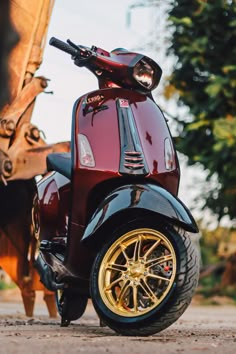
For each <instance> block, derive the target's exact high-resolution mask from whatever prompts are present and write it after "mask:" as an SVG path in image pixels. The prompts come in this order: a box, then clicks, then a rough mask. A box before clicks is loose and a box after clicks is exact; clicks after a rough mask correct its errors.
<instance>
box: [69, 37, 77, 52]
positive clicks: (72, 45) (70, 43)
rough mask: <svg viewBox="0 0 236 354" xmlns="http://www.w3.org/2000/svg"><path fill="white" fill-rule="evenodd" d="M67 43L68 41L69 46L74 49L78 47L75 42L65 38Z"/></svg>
mask: <svg viewBox="0 0 236 354" xmlns="http://www.w3.org/2000/svg"><path fill="white" fill-rule="evenodd" d="M67 43H68V44H69V45H70V46H71V47H73V48H74V49H76V50H78V49H79V47H78V46H77V45H76V44H75V43H73V42H72V41H71V40H70V39H67Z"/></svg>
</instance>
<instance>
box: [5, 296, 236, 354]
mask: <svg viewBox="0 0 236 354" xmlns="http://www.w3.org/2000/svg"><path fill="white" fill-rule="evenodd" d="M9 301H10V302H9ZM59 324H60V320H59V318H58V319H53V320H52V319H50V318H48V316H47V311H46V307H45V306H44V304H43V303H42V301H40V302H39V303H37V304H36V308H35V316H34V318H27V317H25V316H24V310H23V306H22V303H21V302H20V299H18V300H15V299H14V301H11V300H8V301H6V299H5V300H1V297H0V354H3V353H4V354H23V353H24V354H25V353H28V354H31V353H37V354H41V353H44V354H45V353H46V352H48V353H50V354H64V353H66V352H68V354H74V353H82V352H85V353H87V354H90V353H91V354H100V353H114V354H116V353H117V354H118V353H119V354H121V353H122V354H124V353H137V354H139V353H140V354H141V353H148V354H152V353H158V354H173V353H186V354H189V353H196V354H198V353H199V354H200V353H203V352H204V353H217V354H221V353H224V354H231V353H232V354H235V353H236V306H201V307H200V306H195V305H191V306H190V307H189V308H188V309H187V311H186V312H185V313H184V315H183V316H182V317H181V318H180V319H179V320H178V321H177V322H176V323H175V324H173V325H172V326H171V327H169V328H168V329H166V330H165V331H162V332H161V333H158V334H156V335H154V336H150V337H121V336H117V335H116V334H115V333H114V332H113V331H111V330H110V329H109V328H107V327H100V326H99V321H98V318H97V316H96V314H95V312H94V310H93V307H92V305H91V304H89V305H88V307H87V310H86V312H85V314H84V316H83V317H82V319H80V320H79V321H75V322H73V324H71V325H70V326H69V327H68V328H61V327H60V325H59Z"/></svg>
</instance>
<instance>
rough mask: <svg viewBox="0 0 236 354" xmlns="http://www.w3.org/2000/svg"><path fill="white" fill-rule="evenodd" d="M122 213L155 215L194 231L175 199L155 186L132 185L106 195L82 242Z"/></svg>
mask: <svg viewBox="0 0 236 354" xmlns="http://www.w3.org/2000/svg"><path fill="white" fill-rule="evenodd" d="M125 211H129V212H131V211H133V212H135V211H136V212H137V214H138V215H142V214H143V215H144V213H145V215H146V213H150V214H152V215H154V216H155V214H156V216H157V217H158V216H159V217H162V218H165V219H166V220H167V221H168V222H169V223H171V224H173V225H176V226H181V227H182V228H183V229H184V230H186V231H190V232H193V233H197V232H198V227H197V225H196V222H195V221H194V219H193V217H192V215H191V213H190V212H189V210H188V209H187V208H186V206H185V205H184V204H183V203H182V202H181V201H180V200H179V199H178V198H176V197H174V196H173V195H172V194H170V193H169V192H168V191H166V190H165V189H164V188H162V187H160V186H157V185H152V184H145V185H142V184H134V185H124V186H122V187H119V188H117V189H115V190H113V191H112V192H111V193H110V194H108V195H107V197H106V198H105V199H104V200H103V202H102V203H101V204H100V205H99V207H98V208H97V209H96V211H95V213H94V214H93V216H92V218H91V219H90V221H89V223H88V225H87V227H86V229H85V232H84V235H83V237H82V241H92V240H93V239H94V236H95V234H96V232H97V231H98V230H99V229H100V228H102V227H103V226H104V225H105V224H106V223H107V222H108V221H109V220H111V219H112V218H113V217H114V216H115V215H118V214H122V213H124V212H125ZM127 221H128V220H127ZM124 222H125V221H124ZM95 239H96V237H95Z"/></svg>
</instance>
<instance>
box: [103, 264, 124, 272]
mask: <svg viewBox="0 0 236 354" xmlns="http://www.w3.org/2000/svg"><path fill="white" fill-rule="evenodd" d="M106 270H114V271H116V272H124V271H126V270H127V266H126V265H125V264H116V263H109V264H107V266H106Z"/></svg>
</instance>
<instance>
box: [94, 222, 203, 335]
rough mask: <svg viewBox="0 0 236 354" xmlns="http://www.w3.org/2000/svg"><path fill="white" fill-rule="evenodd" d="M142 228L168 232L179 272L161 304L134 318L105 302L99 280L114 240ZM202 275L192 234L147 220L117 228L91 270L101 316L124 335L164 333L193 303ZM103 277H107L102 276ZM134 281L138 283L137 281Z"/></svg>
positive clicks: (95, 299) (96, 302) (96, 308)
mask: <svg viewBox="0 0 236 354" xmlns="http://www.w3.org/2000/svg"><path fill="white" fill-rule="evenodd" d="M139 228H142V229H143V228H148V229H152V230H157V231H158V232H160V233H161V235H164V236H165V238H166V239H168V242H169V243H170V244H171V245H172V250H174V253H175V260H176V267H175V273H173V274H174V281H173V283H172V285H171V288H170V289H169V290H168V292H167V294H166V296H165V297H164V298H163V300H162V301H161V302H160V303H158V304H157V306H155V307H154V308H151V309H150V311H148V312H147V313H144V314H141V315H138V316H136V315H135V314H134V316H133V317H132V316H131V317H130V316H129V314H128V316H126V315H120V313H117V312H116V311H113V309H112V308H111V306H110V305H109V304H108V303H106V300H105V301H104V296H103V297H102V295H101V291H100V288H101V287H100V288H99V280H98V279H99V274H102V273H99V271H100V268H101V267H103V264H104V259H105V260H106V259H107V258H106V254H108V253H109V252H110V250H111V249H112V247H113V246H112V245H113V243H114V242H116V240H119V239H122V240H123V236H124V235H126V234H127V233H129V232H131V231H132V230H135V229H137V230H138V229H139ZM118 242H120V241H117V244H118ZM140 244H141V241H140ZM134 247H135V246H134ZM140 247H141V246H140ZM134 252H135V251H134ZM140 259H141V258H140ZM156 259H157V258H156ZM148 262H150V261H148ZM165 268H166V267H165ZM148 269H149V268H148ZM132 274H133V273H132ZM132 276H134V275H132ZM135 276H136V275H135ZM119 277H120V275H119V276H117V278H119ZM198 278H199V252H198V250H197V247H196V245H195V244H194V243H193V242H192V240H191V238H190V236H189V235H188V234H187V233H185V232H184V231H183V230H181V232H180V230H178V231H176V230H175V229H174V228H173V227H171V226H170V225H163V224H162V225H161V224H159V223H156V222H152V221H150V220H147V219H145V220H139V221H134V222H131V223H130V224H127V225H125V226H123V227H120V228H119V229H117V230H116V231H115V232H114V233H113V235H112V237H111V239H110V240H109V241H108V242H107V243H106V244H105V245H104V246H103V247H102V249H101V250H100V251H99V253H98V254H97V257H96V259H95V261H94V264H93V268H92V272H91V279H90V293H91V298H92V301H93V305H94V308H95V310H96V312H97V314H98V316H99V317H100V319H101V321H102V322H104V323H105V324H106V325H107V326H109V327H110V328H111V329H113V330H114V331H115V332H117V333H119V334H122V335H126V336H127V335H128V336H147V335H151V334H154V333H157V332H160V331H162V330H164V329H165V328H167V327H169V326H170V325H171V324H173V323H174V322H175V321H176V320H177V319H178V318H179V317H180V316H181V315H182V314H183V312H184V311H185V310H186V308H187V307H188V305H189V304H190V302H191V299H192V296H193V294H194V290H195V288H196V286H197V283H198ZM100 279H103V278H101V277H100ZM104 279H105V276H104ZM135 279H137V278H135ZM112 282H113V281H112V278H111V283H112ZM140 282H141V281H140ZM132 284H134V282H133V283H132ZM116 287H117V286H116ZM135 287H136V286H135ZM109 290H110V289H109ZM141 290H142V289H141ZM106 291H107V289H105V287H104V294H105V293H106ZM121 291H122V289H121V290H120V293H121ZM133 292H134V290H133ZM136 294H137V291H136ZM118 296H120V295H118ZM122 296H123V295H122ZM132 296H133V295H132ZM139 296H140V295H137V302H138V301H140V300H139ZM127 297H128V296H127ZM130 297H131V295H130ZM124 301H126V300H124ZM124 301H123V302H124ZM131 301H132V300H131ZM149 302H150V300H149ZM133 306H134V308H136V309H138V307H137V303H136V304H135V305H133ZM117 308H118V307H117ZM117 311H118V310H117ZM138 311H139V310H138Z"/></svg>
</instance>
